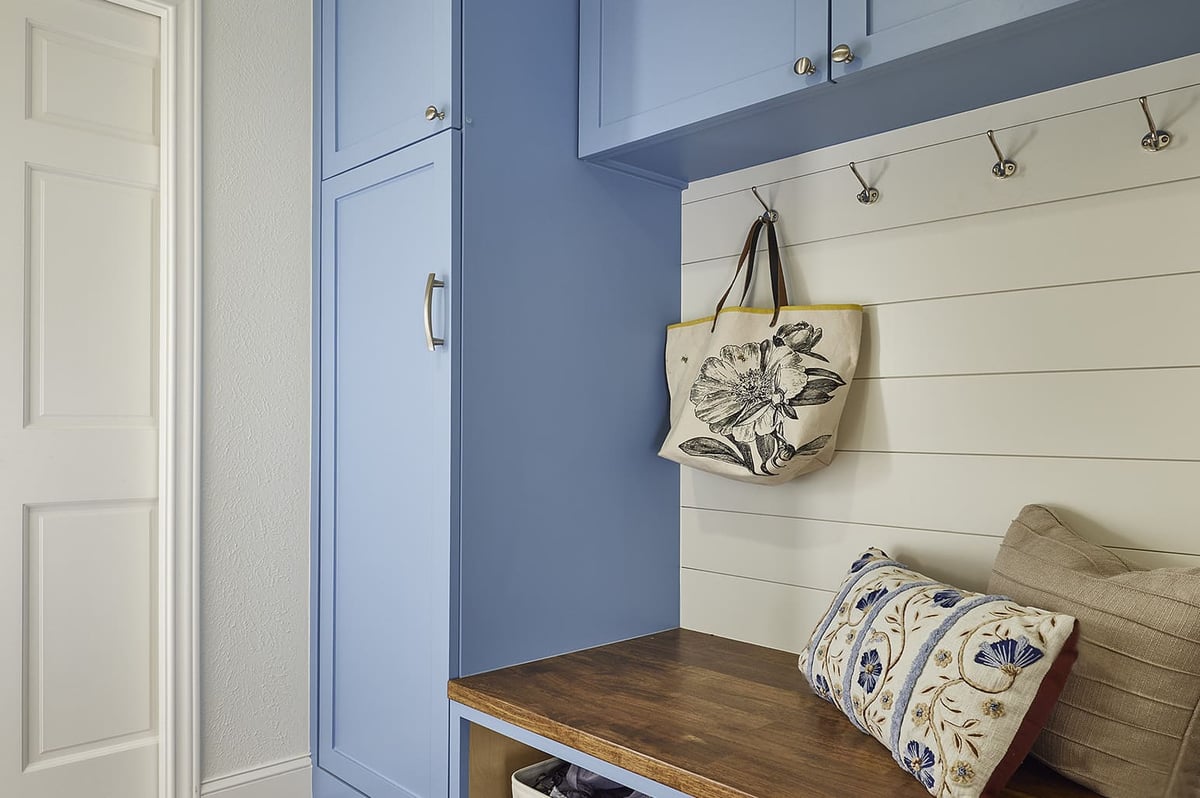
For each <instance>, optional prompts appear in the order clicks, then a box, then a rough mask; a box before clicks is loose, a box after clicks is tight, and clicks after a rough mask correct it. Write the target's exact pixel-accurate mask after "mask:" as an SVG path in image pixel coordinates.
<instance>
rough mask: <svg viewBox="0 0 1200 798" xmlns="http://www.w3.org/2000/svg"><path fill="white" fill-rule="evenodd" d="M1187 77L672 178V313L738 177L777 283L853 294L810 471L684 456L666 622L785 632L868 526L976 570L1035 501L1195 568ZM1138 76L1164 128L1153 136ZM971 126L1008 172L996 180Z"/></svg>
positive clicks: (1177, 65)
mask: <svg viewBox="0 0 1200 798" xmlns="http://www.w3.org/2000/svg"><path fill="white" fill-rule="evenodd" d="M1198 81H1200V56H1193V57H1189V58H1186V59H1181V60H1178V61H1173V62H1169V63H1166V64H1160V65H1156V66H1153V67H1148V68H1146V69H1141V70H1136V71H1134V72H1129V73H1125V74H1122V75H1117V76H1114V77H1110V78H1105V79H1103V80H1098V81H1093V82H1091V83H1086V84H1081V85H1079V86H1073V87H1068V88H1066V89H1061V90H1058V91H1054V92H1049V93H1047V94H1042V95H1037V96H1035V97H1029V98H1024V99H1021V100H1016V101H1013V102H1009V103H1004V104H1002V105H999V106H993V107H990V108H984V109H979V110H976V111H971V112H968V113H965V114H960V115H958V116H954V117H949V118H947V119H942V120H936V121H933V122H929V123H925V124H922V125H917V126H914V127H911V128H906V129H903V130H898V131H893V132H889V133H884V134H881V135H879V136H874V137H872V138H869V139H863V140H860V141H856V142H850V143H847V144H842V145H838V146H836V147H830V148H828V149H825V150H821V151H818V152H814V153H808V154H805V155H801V156H796V157H794V158H788V159H785V160H781V161H776V162H774V163H770V164H765V165H763V166H757V167H753V168H751V169H746V170H743V171H740V172H735V173H731V174H727V175H721V176H718V177H714V178H711V179H708V180H705V181H702V182H697V183H695V184H693V185H692V186H691V187H689V188H688V190H687V191H685V192H684V195H683V203H684V204H683V241H682V244H683V267H682V294H683V296H682V318H684V319H689V318H696V317H700V316H705V315H708V314H710V313H711V312H712V307H713V305H714V304H715V301H716V298H717V297H718V296H719V295H720V293H721V291H723V290H724V288H725V286H726V285H727V284H728V281H729V279H730V276H731V275H732V271H733V267H734V265H735V263H736V252H737V251H739V250H740V248H741V246H740V245H741V242H742V239H743V237H744V235H745V229H746V227H747V226H748V225H749V223H750V221H751V220H752V219H753V217H754V215H755V214H756V213H757V212H758V210H757V209H758V204H757V203H756V201H755V200H754V197H753V196H752V195H751V194H750V192H749V187H750V186H751V185H757V186H758V187H759V191H760V193H762V194H763V196H764V197H765V198H766V199H767V200H768V202H770V203H771V204H772V205H773V207H775V208H776V209H777V210H778V211H779V213H780V215H781V221H780V234H781V240H782V241H783V242H784V243H785V244H787V245H788V246H787V249H786V251H785V256H784V257H785V262H786V265H787V269H788V277H789V289H790V293H791V294H792V299H793V301H794V302H797V301H802V302H813V303H840V302H857V303H860V304H862V305H863V306H864V307H865V309H866V319H865V325H864V332H863V349H862V356H861V359H860V364H859V370H858V374H857V376H856V379H855V382H854V384H853V386H852V390H851V392H850V395H849V399H848V402H847V406H846V410H845V414H844V416H843V421H842V428H841V432H840V434H839V438H838V455H837V458H836V459H835V461H834V462H833V464H832V465H831V466H830V467H829V468H827V469H825V470H823V471H820V472H817V473H815V474H812V475H809V476H804V477H800V478H799V479H797V480H795V481H794V482H791V483H788V484H786V485H783V486H774V487H761V486H752V485H746V484H742V483H738V482H733V481H729V480H722V479H720V478H717V477H712V476H709V475H706V474H703V473H701V472H698V471H694V470H692V469H689V468H683V469H682V475H681V490H680V494H681V495H680V504H681V530H680V532H681V561H682V573H681V599H682V624H683V626H684V627H686V628H689V629H696V630H699V631H704V632H711V633H714V634H719V635H722V636H725V637H732V638H737V639H740V640H747V641H750V642H754V643H759V644H762V645H767V646H772V647H775V648H781V649H786V650H790V651H799V650H800V649H801V648H802V647H803V646H804V642H805V638H806V637H807V635H808V634H809V633H810V632H811V629H812V627H813V625H814V623H815V622H816V619H817V616H818V614H819V613H820V612H821V611H822V610H823V609H824V607H825V606H826V604H827V603H828V602H829V601H830V597H831V591H833V590H834V589H835V588H836V587H837V585H838V583H839V582H840V581H841V578H842V576H843V575H844V573H845V571H846V568H847V567H848V566H849V564H850V562H851V561H852V560H853V559H854V557H855V556H856V555H857V553H858V552H860V551H862V550H863V549H864V548H866V547H867V546H872V545H874V546H879V547H881V548H883V549H884V550H886V551H887V552H888V553H889V554H891V555H893V556H895V557H897V558H899V559H902V560H904V561H906V562H908V563H910V564H911V565H913V566H914V567H916V568H918V569H921V570H923V571H925V572H926V573H928V574H930V575H931V576H933V577H935V578H939V579H942V580H945V581H948V582H952V583H955V584H958V585H961V586H962V587H966V588H970V589H974V590H982V589H983V588H984V586H985V585H986V582H987V577H988V573H989V571H990V568H991V563H992V559H993V558H994V557H995V554H996V551H997V550H998V547H999V544H1000V540H1001V539H1002V537H1003V535H1004V532H1005V530H1006V529H1007V527H1008V523H1009V521H1010V520H1011V519H1012V517H1013V516H1015V515H1016V513H1017V511H1018V510H1019V509H1020V508H1021V506H1023V505H1024V504H1027V503H1030V502H1039V503H1043V504H1047V505H1051V506H1053V507H1054V508H1056V509H1057V510H1059V511H1061V512H1062V513H1063V515H1064V516H1065V518H1066V520H1067V521H1068V522H1069V523H1071V524H1072V525H1073V526H1074V528H1075V529H1076V530H1077V531H1078V532H1079V533H1080V534H1082V535H1084V536H1085V537H1088V538H1089V539H1091V540H1093V541H1095V542H1097V543H1100V544H1103V545H1105V546H1109V547H1111V548H1113V550H1114V551H1116V553H1117V554H1119V555H1120V556H1122V557H1123V558H1125V559H1127V560H1128V561H1130V562H1132V563H1135V564H1137V565H1140V566H1143V567H1158V566H1169V565H1200V520H1198V519H1200V84H1198ZM1143 94H1146V95H1150V103H1151V108H1152V110H1153V111H1154V113H1155V116H1156V120H1157V121H1158V123H1159V126H1160V127H1163V128H1166V129H1167V130H1169V131H1171V133H1172V134H1173V136H1174V141H1173V142H1172V144H1171V146H1170V147H1169V148H1168V149H1166V150H1163V151H1161V152H1158V153H1147V152H1144V151H1143V150H1142V149H1141V147H1140V140H1141V137H1142V135H1143V134H1144V133H1145V132H1146V126H1145V121H1144V119H1143V116H1142V112H1141V109H1140V108H1139V106H1138V103H1137V100H1136V98H1137V97H1138V96H1139V95H1143ZM820 123H822V124H825V123H829V120H821V122H820ZM989 128H994V129H995V130H996V135H997V139H998V141H999V143H1000V145H1001V147H1002V149H1004V151H1005V155H1006V156H1007V157H1010V158H1012V159H1014V160H1016V161H1017V162H1018V164H1019V171H1018V173H1017V175H1016V176H1015V177H1012V178H1010V179H1008V180H1004V181H1001V180H996V179H994V178H993V177H992V175H991V166H992V163H993V162H994V161H995V156H994V154H993V152H992V150H991V147H990V145H989V144H988V141H987V139H986V137H985V136H984V131H985V130H987V129H989ZM849 161H856V162H857V163H858V166H859V170H860V171H861V172H862V173H863V175H864V176H865V177H867V178H868V180H869V181H870V182H872V184H873V185H875V186H876V187H877V188H878V189H879V190H880V192H881V193H882V198H881V200H880V201H879V203H878V204H876V205H873V206H869V207H868V206H861V205H859V204H858V202H857V201H856V200H855V195H856V194H857V192H858V191H859V186H858V184H857V183H856V181H855V179H854V177H853V175H851V174H850V171H849V170H848V169H847V168H846V164H847V163H848V162H849ZM760 276H761V275H760ZM753 304H755V305H758V306H767V305H769V304H770V292H769V286H768V285H767V284H766V280H765V278H764V279H763V280H762V282H761V284H760V285H759V286H758V288H757V289H756V294H755V297H754V303H753Z"/></svg>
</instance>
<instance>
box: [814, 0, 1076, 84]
mask: <svg viewBox="0 0 1200 798" xmlns="http://www.w3.org/2000/svg"><path fill="white" fill-rule="evenodd" d="M1074 2H1077V0H1005V2H999V3H998V2H996V0H830V6H831V7H830V10H829V14H830V23H831V24H830V26H829V30H830V32H831V33H832V39H833V41H832V42H830V59H831V61H832V63H831V64H830V73H831V74H832V76H833V79H834V80H837V79H839V78H843V77H846V76H848V75H851V74H853V73H855V72H858V71H860V70H864V69H870V68H871V67H873V66H878V65H880V64H886V63H887V62H889V61H894V60H896V59H898V58H903V57H904V56H907V55H913V54H915V53H920V52H923V51H925V50H929V49H931V48H934V47H938V46H939V45H943V44H948V43H950V42H953V41H958V40H959V39H965V38H966V37H968V36H973V35H974V34H977V33H982V32H984V31H987V30H991V29H993V28H999V27H1001V26H1003V25H1007V24H1009V23H1012V22H1016V21H1018V20H1021V19H1025V18H1027V17H1031V16H1033V15H1035V14H1040V13H1041V12H1043V11H1049V10H1051V9H1054V8H1058V7H1059V6H1065V5H1069V4H1071V3H1074Z"/></svg>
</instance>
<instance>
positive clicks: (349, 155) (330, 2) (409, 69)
mask: <svg viewBox="0 0 1200 798" xmlns="http://www.w3.org/2000/svg"><path fill="white" fill-rule="evenodd" d="M458 9H459V3H458V2H451V1H450V0H404V2H399V1H398V0H326V2H325V3H324V4H323V6H322V14H321V16H322V19H321V25H322V31H321V42H322V45H323V47H324V52H323V53H322V58H321V84H322V87H321V96H322V98H323V100H324V104H323V106H322V108H321V127H322V131H321V142H322V148H321V176H322V177H332V176H333V175H336V174H339V173H341V172H344V171H346V170H347V169H350V168H352V167H354V166H357V165H359V164H362V163H366V162H367V161H371V160H374V159H375V158H378V157H380V156H382V155H386V154H387V153H389V152H393V151H395V150H398V149H400V148H401V147H404V146H407V145H409V144H412V143H413V142H415V141H419V140H421V139H423V138H426V137H427V136H432V135H433V134H435V133H438V132H440V131H442V130H444V129H446V128H448V127H460V124H459V121H458V114H459V112H458V106H459V101H458V100H459V89H458V86H459V79H458V78H459V62H460V61H459V57H458V40H459V36H458V16H459V15H458Z"/></svg>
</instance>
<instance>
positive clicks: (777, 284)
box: [766, 219, 788, 327]
mask: <svg viewBox="0 0 1200 798" xmlns="http://www.w3.org/2000/svg"><path fill="white" fill-rule="evenodd" d="M766 225H767V257H768V259H769V260H770V264H771V299H772V300H774V302H775V313H774V314H772V316H771V324H770V326H772V327H774V326H775V323H776V322H777V321H779V308H780V307H782V306H784V305H787V304H788V293H787V280H786V279H784V276H783V259H782V258H780V256H779V239H778V238H777V237H776V236H775V223H774V222H773V221H771V220H770V219H768V220H767V221H766Z"/></svg>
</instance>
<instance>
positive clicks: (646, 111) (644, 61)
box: [579, 0, 829, 157]
mask: <svg viewBox="0 0 1200 798" xmlns="http://www.w3.org/2000/svg"><path fill="white" fill-rule="evenodd" d="M827 3H828V0H739V2H729V0H653V2H646V0H581V2H580V20H579V155H580V157H584V156H588V155H593V154H595V153H598V152H603V151H606V150H611V149H613V148H616V147H619V146H620V145H622V144H627V143H629V142H633V141H639V140H642V139H645V138H648V137H650V136H654V135H656V134H659V133H663V132H666V131H669V130H674V129H677V128H681V127H684V126H686V125H690V124H693V123H695V122H700V121H703V120H707V119H711V118H712V117H716V116H719V115H721V114H725V113H729V112H733V111H737V110H739V109H742V108H746V107H747V106H751V105H754V104H756V103H760V102H763V101H766V100H771V99H774V98H776V97H781V96H783V95H786V94H791V93H793V92H796V91H800V90H801V89H804V88H806V87H808V86H812V85H816V84H819V83H823V82H825V81H826V80H827V79H828V59H829V47H828V41H829V30H828V21H829V17H828V6H827ZM802 56H806V57H808V58H809V59H811V60H812V61H813V62H814V64H815V66H816V72H815V73H814V74H812V75H798V74H797V73H796V72H795V70H794V66H795V63H796V60H797V59H799V58H800V57H802Z"/></svg>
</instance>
